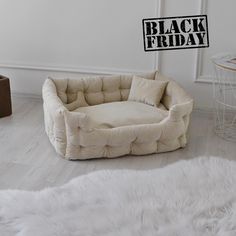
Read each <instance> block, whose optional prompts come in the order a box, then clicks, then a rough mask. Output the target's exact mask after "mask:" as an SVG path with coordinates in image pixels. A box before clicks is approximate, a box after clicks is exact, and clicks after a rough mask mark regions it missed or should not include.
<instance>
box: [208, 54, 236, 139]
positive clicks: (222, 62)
mask: <svg viewBox="0 0 236 236" xmlns="http://www.w3.org/2000/svg"><path fill="white" fill-rule="evenodd" d="M212 62H213V65H214V69H215V78H214V81H213V89H214V103H215V115H214V120H215V126H214V130H215V133H216V134H217V135H218V136H220V137H222V138H224V139H226V140H228V141H233V142H236V54H235V55H228V54H227V55H226V54H223V55H222V54H221V55H216V56H214V57H213V58H212Z"/></svg>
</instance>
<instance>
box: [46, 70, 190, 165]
mask: <svg viewBox="0 0 236 236" xmlns="http://www.w3.org/2000/svg"><path fill="white" fill-rule="evenodd" d="M142 77H143V78H145V79H150V80H158V81H167V85H166V88H165V91H164V95H163V97H162V99H161V103H160V104H159V106H158V107H153V106H150V105H147V104H144V103H139V102H134V101H127V99H128V96H129V92H130V87H131V83H132V79H133V76H131V75H115V76H109V77H102V76H100V77H91V78H79V79H60V80H55V79H47V80H46V81H45V83H44V85H43V101H44V118H45V128H46V133H47V135H48V137H49V139H50V141H51V143H52V145H53V146H54V147H55V149H56V151H57V152H58V153H59V154H61V155H62V156H64V157H65V158H67V159H70V160H75V159H89V158H100V157H109V158H112V157H118V156H123V155H127V154H131V155H145V154H151V153H159V152H167V151H173V150H176V149H178V148H180V147H184V146H185V145H186V142H187V140H186V132H187V128H188V124H189V119H190V113H191V112H192V108H193V100H192V99H191V97H189V96H188V95H187V93H186V92H185V91H184V90H183V89H182V88H181V87H180V86H179V85H178V84H177V83H176V82H174V81H172V80H170V79H168V78H166V77H165V76H163V75H161V74H160V73H159V72H154V73H149V74H145V75H142Z"/></svg>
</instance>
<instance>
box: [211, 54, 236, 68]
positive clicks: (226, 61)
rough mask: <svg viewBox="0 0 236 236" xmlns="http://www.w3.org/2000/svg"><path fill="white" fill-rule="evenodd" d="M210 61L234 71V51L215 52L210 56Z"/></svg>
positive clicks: (235, 63)
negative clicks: (227, 52)
mask: <svg viewBox="0 0 236 236" xmlns="http://www.w3.org/2000/svg"><path fill="white" fill-rule="evenodd" d="M212 62H213V63H214V64H215V65H217V66H219V67H221V68H223V69H226V70H232V71H235V72H236V53H235V54H217V55H215V56H213V57H212Z"/></svg>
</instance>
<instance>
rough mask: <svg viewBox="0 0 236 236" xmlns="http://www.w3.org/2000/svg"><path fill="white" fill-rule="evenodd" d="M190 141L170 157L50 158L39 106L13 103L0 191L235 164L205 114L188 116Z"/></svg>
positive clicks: (235, 149) (3, 131) (235, 148)
mask: <svg viewBox="0 0 236 236" xmlns="http://www.w3.org/2000/svg"><path fill="white" fill-rule="evenodd" d="M189 137H190V138H189V144H188V146H187V147H186V148H184V149H180V150H178V151H175V152H170V153H164V154H155V155H149V156H138V157H137V156H136V157H135V156H132V157H130V156H129V157H122V158H116V159H100V160H89V161H73V162H72V161H67V160H64V159H62V158H61V157H60V156H58V155H57V154H56V153H55V151H54V149H53V148H52V146H51V145H50V143H49V140H48V138H47V136H46V134H45V132H44V123H43V111H42V102H41V101H39V100H36V99H29V98H13V115H12V116H11V117H7V118H2V119H0V189H9V188H11V189H12V188H18V189H27V190H38V189H42V188H44V187H47V186H58V185H61V184H63V183H65V182H67V181H68V180H70V179H72V178H74V177H76V176H79V175H83V174H85V173H88V172H92V171H96V170H102V169H136V170H146V169H155V168H161V167H163V166H165V165H168V164H170V163H173V162H176V161H178V160H181V159H191V158H196V157H198V156H219V157H224V158H227V159H235V161H236V144H235V143H230V142H227V141H224V140H222V139H220V138H219V137H217V136H216V135H215V134H214V132H213V121H212V117H211V114H210V113H206V112H194V113H193V115H192V121H191V125H190V130H189Z"/></svg>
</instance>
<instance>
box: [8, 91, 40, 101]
mask: <svg viewBox="0 0 236 236" xmlns="http://www.w3.org/2000/svg"><path fill="white" fill-rule="evenodd" d="M11 95H12V97H13V98H28V99H36V100H39V101H42V100H43V99H42V96H41V95H37V94H31V93H19V92H16V91H12V92H11Z"/></svg>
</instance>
